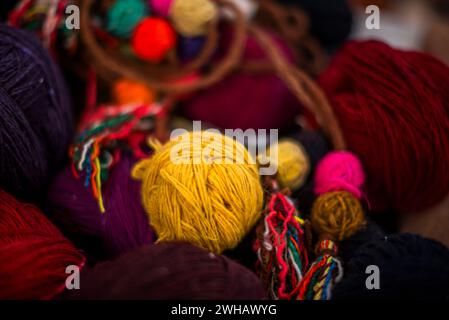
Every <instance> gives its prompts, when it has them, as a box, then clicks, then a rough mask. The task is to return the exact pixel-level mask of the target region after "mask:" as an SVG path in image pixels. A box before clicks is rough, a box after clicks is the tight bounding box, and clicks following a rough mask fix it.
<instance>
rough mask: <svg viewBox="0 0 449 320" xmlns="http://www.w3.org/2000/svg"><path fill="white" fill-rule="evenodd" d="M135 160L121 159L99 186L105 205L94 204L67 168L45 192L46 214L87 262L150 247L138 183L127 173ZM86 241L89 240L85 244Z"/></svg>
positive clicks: (80, 182) (148, 227)
mask: <svg viewBox="0 0 449 320" xmlns="http://www.w3.org/2000/svg"><path fill="white" fill-rule="evenodd" d="M135 162H136V160H135V159H133V158H132V157H130V156H128V155H123V156H122V157H121V159H120V160H119V161H118V162H117V163H115V164H114V165H113V166H112V168H111V169H110V170H109V173H108V178H107V181H105V182H104V183H103V186H102V187H103V198H104V202H105V203H106V204H107V205H106V210H105V212H104V213H101V212H100V209H99V207H98V204H97V201H96V200H95V198H94V197H93V196H92V194H91V192H90V189H89V188H86V186H85V183H84V180H83V179H79V178H78V179H77V178H75V177H74V176H73V173H72V170H71V168H70V167H67V168H65V169H64V170H63V171H61V172H60V173H59V174H58V175H57V176H56V178H55V179H54V181H53V183H52V185H51V186H50V189H49V192H48V206H49V214H50V215H51V218H52V220H53V221H55V223H57V225H58V226H60V227H61V228H62V229H63V230H64V231H65V232H66V233H67V234H70V236H71V239H73V241H75V243H76V244H77V246H78V247H80V248H82V249H83V250H84V251H85V252H86V254H87V255H88V256H89V258H92V259H95V260H105V259H110V258H113V257H115V256H117V255H119V254H122V253H125V252H128V251H131V250H133V249H135V248H137V247H139V246H141V245H144V244H148V243H151V242H152V241H153V240H154V234H153V231H152V229H151V228H150V226H149V222H148V218H147V216H146V214H145V211H144V210H143V208H142V205H141V203H140V183H138V182H137V181H134V180H133V179H131V177H130V175H129V173H130V171H131V168H132V166H133V164H134V163H135ZM87 239H89V240H88V241H87Z"/></svg>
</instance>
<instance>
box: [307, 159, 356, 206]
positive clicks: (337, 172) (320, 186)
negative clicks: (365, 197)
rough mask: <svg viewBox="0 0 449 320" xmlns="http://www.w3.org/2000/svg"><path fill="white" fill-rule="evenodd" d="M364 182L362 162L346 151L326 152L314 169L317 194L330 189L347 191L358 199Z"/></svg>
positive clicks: (330, 190)
mask: <svg viewBox="0 0 449 320" xmlns="http://www.w3.org/2000/svg"><path fill="white" fill-rule="evenodd" d="M364 183H365V172H364V171H363V166H362V163H361V162H360V160H359V158H357V157H356V156H355V155H354V154H352V153H350V152H347V151H333V152H330V153H328V154H327V155H326V156H325V157H324V158H323V159H321V161H320V162H319V163H318V165H317V168H316V170H315V193H316V194H317V195H320V194H323V193H327V192H332V191H347V192H350V193H352V194H353V195H354V196H355V197H357V198H358V199H360V198H361V197H362V191H361V188H362V186H363V184H364Z"/></svg>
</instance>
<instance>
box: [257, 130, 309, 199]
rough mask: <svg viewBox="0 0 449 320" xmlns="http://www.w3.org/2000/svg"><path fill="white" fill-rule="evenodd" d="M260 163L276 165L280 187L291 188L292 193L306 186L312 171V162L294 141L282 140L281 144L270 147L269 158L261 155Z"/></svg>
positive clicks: (259, 157)
mask: <svg viewBox="0 0 449 320" xmlns="http://www.w3.org/2000/svg"><path fill="white" fill-rule="evenodd" d="M262 158H264V159H262ZM258 161H259V163H270V165H275V166H276V168H277V174H276V179H277V181H278V183H279V185H280V187H281V188H289V189H290V190H292V191H294V190H297V189H299V188H300V187H301V186H302V185H303V184H304V182H305V180H306V178H307V175H308V174H309V171H310V161H309V158H308V156H307V154H306V152H305V151H304V148H303V147H302V145H301V144H300V143H299V142H297V141H295V140H293V139H282V140H280V141H279V143H277V144H274V145H272V146H270V148H269V150H268V152H267V157H266V158H265V157H263V156H262V155H259V156H258Z"/></svg>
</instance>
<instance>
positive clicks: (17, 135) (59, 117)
mask: <svg viewBox="0 0 449 320" xmlns="http://www.w3.org/2000/svg"><path fill="white" fill-rule="evenodd" d="M0 118H1V119H2V120H1V121H0V141H1V143H0V177H1V178H0V187H1V188H3V189H4V190H5V191H7V192H8V193H10V194H13V195H15V196H18V197H20V198H25V199H28V200H37V199H39V198H40V197H39V196H40V195H42V192H43V190H45V187H46V185H47V183H48V181H49V179H50V177H51V175H52V173H53V172H54V171H55V169H57V168H58V166H59V165H60V164H61V160H63V158H64V157H65V155H66V151H67V147H68V144H69V143H70V139H71V133H72V131H73V128H72V126H73V125H72V109H71V103H70V98H69V94H68V92H67V89H66V87H65V85H64V80H63V78H62V76H61V74H60V72H59V70H58V69H57V67H56V66H55V65H54V63H53V62H52V61H51V58H50V57H49V55H48V53H47V52H46V51H45V49H44V48H43V47H42V46H41V45H40V43H39V42H38V40H37V39H36V38H34V37H33V36H32V35H30V34H29V33H27V32H25V31H21V30H18V29H14V28H10V27H8V26H6V25H3V24H0Z"/></svg>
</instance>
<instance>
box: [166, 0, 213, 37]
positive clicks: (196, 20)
mask: <svg viewBox="0 0 449 320" xmlns="http://www.w3.org/2000/svg"><path fill="white" fill-rule="evenodd" d="M217 15H218V11H217V7H216V6H215V4H214V3H213V2H212V1H210V0H174V1H173V4H172V6H171V8H170V17H171V19H172V20H173V26H174V28H175V29H176V31H178V32H179V33H180V34H182V35H183V36H186V37H197V36H201V35H205V34H206V33H207V24H208V23H209V22H210V21H212V20H213V19H215V17H217Z"/></svg>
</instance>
